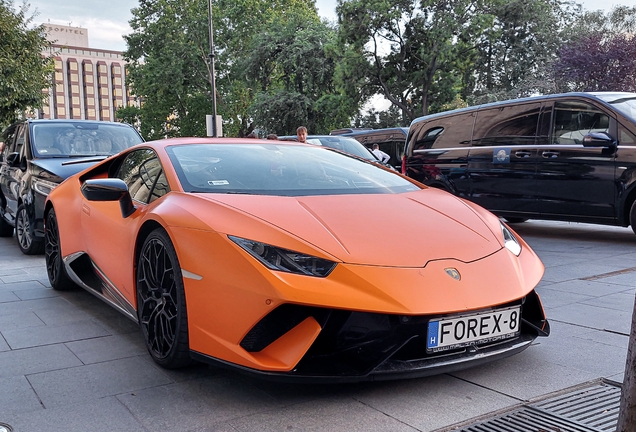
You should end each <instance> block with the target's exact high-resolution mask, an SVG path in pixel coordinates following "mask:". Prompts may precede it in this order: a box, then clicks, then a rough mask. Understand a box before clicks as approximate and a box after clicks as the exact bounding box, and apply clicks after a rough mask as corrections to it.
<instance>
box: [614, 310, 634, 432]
mask: <svg viewBox="0 0 636 432" xmlns="http://www.w3.org/2000/svg"><path fill="white" fill-rule="evenodd" d="M635 380H636V298H635V299H634V310H633V311H632V328H631V330H630V333H629V345H628V347H627V361H626V363H625V378H624V379H623V391H622V393H621V406H620V409H619V411H618V424H617V425H616V432H633V431H634V430H636V382H634V381H635Z"/></svg>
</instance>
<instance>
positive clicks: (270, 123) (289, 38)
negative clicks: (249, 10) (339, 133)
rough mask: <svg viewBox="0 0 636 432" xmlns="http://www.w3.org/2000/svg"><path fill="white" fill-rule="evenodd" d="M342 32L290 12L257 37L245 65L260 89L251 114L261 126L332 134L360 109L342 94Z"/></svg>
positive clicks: (275, 130)
mask: <svg viewBox="0 0 636 432" xmlns="http://www.w3.org/2000/svg"><path fill="white" fill-rule="evenodd" d="M335 38H336V33H335V31H334V30H333V29H331V28H330V27H329V26H328V25H327V24H325V23H323V22H321V21H319V20H318V17H317V16H314V17H313V19H311V17H307V16H304V15H300V14H299V15H292V14H288V15H286V16H285V19H284V20H283V19H276V20H274V21H273V22H272V23H271V24H270V25H269V26H265V27H264V28H263V29H262V31H261V32H260V33H259V34H257V35H256V36H255V37H254V38H253V43H252V45H251V46H250V48H249V53H250V54H249V56H248V57H247V58H246V59H245V62H244V67H245V70H246V74H247V75H246V76H247V79H248V80H249V81H250V82H252V83H253V84H254V85H253V87H254V88H257V89H258V91H257V92H256V98H255V103H254V104H253V105H252V107H251V110H250V113H251V114H252V115H253V118H254V121H255V123H256V124H257V125H258V126H259V128H262V129H265V130H267V131H269V132H275V133H278V134H281V135H282V134H293V133H295V131H296V128H297V127H298V126H299V125H305V126H307V128H308V129H309V131H310V133H328V132H329V130H331V129H330V128H332V127H333V125H340V124H343V123H344V124H346V123H347V122H348V120H349V118H350V117H351V116H352V115H353V113H355V111H356V110H357V105H356V104H355V103H354V102H351V101H348V100H347V98H346V96H345V95H344V94H342V93H340V92H338V91H337V89H336V87H335V85H334V74H335V69H336V64H337V60H338V58H337V55H338V54H337V50H335V49H333V48H334V43H335Z"/></svg>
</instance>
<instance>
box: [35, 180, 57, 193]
mask: <svg viewBox="0 0 636 432" xmlns="http://www.w3.org/2000/svg"><path fill="white" fill-rule="evenodd" d="M31 181H32V185H33V190H35V191H36V192H37V193H39V194H41V195H44V196H47V195H48V194H50V193H51V192H52V191H53V189H55V188H56V187H58V183H55V182H52V181H48V180H42V179H38V178H33V180H31Z"/></svg>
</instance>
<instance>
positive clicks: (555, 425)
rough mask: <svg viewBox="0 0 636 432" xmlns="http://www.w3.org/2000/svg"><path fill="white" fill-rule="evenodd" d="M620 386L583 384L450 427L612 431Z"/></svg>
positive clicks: (465, 430)
mask: <svg viewBox="0 0 636 432" xmlns="http://www.w3.org/2000/svg"><path fill="white" fill-rule="evenodd" d="M620 397H621V388H620V385H619V384H617V383H611V382H608V381H605V380H601V381H594V382H591V383H586V384H582V385H580V386H577V387H575V388H573V389H571V390H566V391H565V392H561V393H559V394H558V395H556V396H548V397H546V398H543V399H540V400H535V401H532V402H530V403H527V404H524V405H523V406H521V407H518V406H517V407H516V408H513V409H511V410H510V411H507V412H504V413H501V412H500V413H498V414H496V415H492V416H490V417H489V418H486V419H482V420H479V421H474V422H469V423H464V424H461V425H455V426H451V427H449V428H446V429H444V430H445V431H457V432H460V431H461V432H557V431H558V432H612V431H614V430H615V429H616V422H617V421H618V411H619V407H620Z"/></svg>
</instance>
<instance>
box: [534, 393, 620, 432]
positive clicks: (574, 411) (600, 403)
mask: <svg viewBox="0 0 636 432" xmlns="http://www.w3.org/2000/svg"><path fill="white" fill-rule="evenodd" d="M620 403H621V388H620V387H618V386H616V385H611V384H608V383H606V382H600V383H598V385H595V386H593V387H589V388H582V389H579V390H575V391H572V392H569V393H566V394H564V395H562V396H558V397H554V398H550V399H546V400H544V401H541V402H539V403H536V404H532V405H531V406H533V407H535V408H538V409H540V410H544V411H548V412H551V413H553V414H556V415H559V416H561V417H565V418H569V419H572V420H575V421H577V422H579V423H583V424H586V425H589V426H592V427H594V428H596V429H597V430H601V431H609V432H612V431H614V430H616V422H617V421H618V410H619V407H620Z"/></svg>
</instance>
